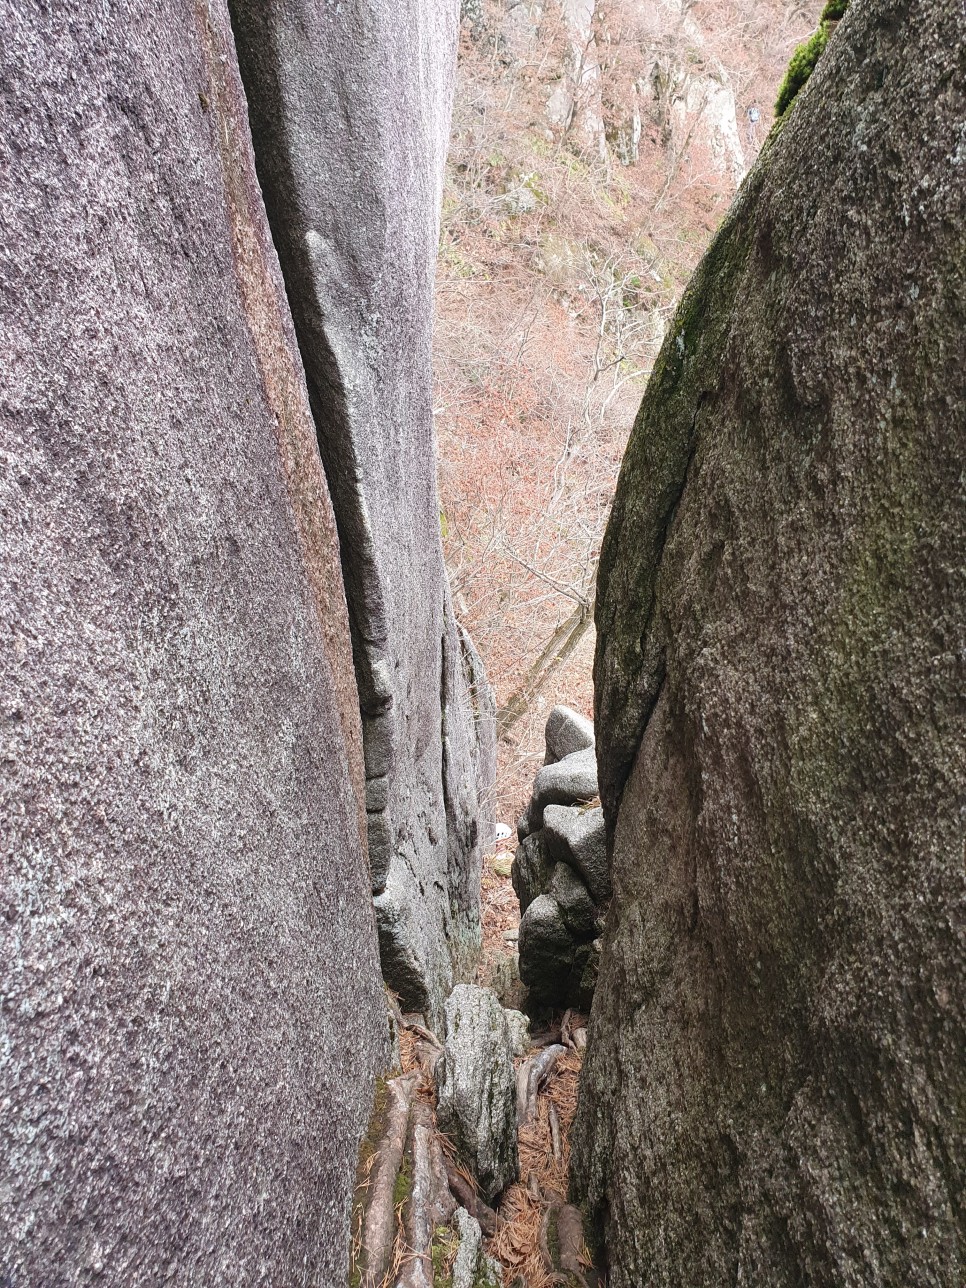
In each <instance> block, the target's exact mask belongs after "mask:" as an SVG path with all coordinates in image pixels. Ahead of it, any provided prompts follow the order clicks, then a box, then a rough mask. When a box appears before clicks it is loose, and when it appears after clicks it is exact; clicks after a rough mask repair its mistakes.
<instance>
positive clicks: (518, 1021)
mask: <svg viewBox="0 0 966 1288" xmlns="http://www.w3.org/2000/svg"><path fill="white" fill-rule="evenodd" d="M503 1013H504V1015H505V1016H506V1022H507V1025H508V1027H509V1030H510V1046H511V1048H512V1050H513V1054H514V1055H526V1053H527V1051H528V1050H529V1048H530V1021H529V1020H528V1019H527V1017H526V1016H525V1015H524V1014H523V1012H522V1011H513V1010H511V1009H510V1008H509V1007H504V1010H503Z"/></svg>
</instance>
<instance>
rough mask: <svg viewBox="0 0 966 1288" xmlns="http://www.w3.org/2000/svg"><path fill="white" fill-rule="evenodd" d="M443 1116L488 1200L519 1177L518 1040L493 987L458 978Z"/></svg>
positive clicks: (442, 1084)
mask: <svg viewBox="0 0 966 1288" xmlns="http://www.w3.org/2000/svg"><path fill="white" fill-rule="evenodd" d="M437 1072H438V1078H439V1106H438V1111H437V1118H438V1121H439V1125H440V1128H441V1130H442V1131H444V1132H446V1133H448V1134H449V1135H450V1136H451V1137H452V1139H453V1141H454V1143H455V1145H456V1147H457V1150H458V1152H459V1154H460V1157H461V1158H462V1159H463V1161H464V1162H465V1163H466V1164H467V1166H468V1167H469V1168H470V1170H471V1171H472V1173H473V1175H474V1176H475V1177H476V1180H477V1182H478V1183H479V1186H480V1189H481V1191H482V1193H483V1196H484V1198H485V1199H486V1200H487V1202H492V1200H493V1199H494V1198H495V1197H496V1196H497V1195H498V1194H501V1193H502V1192H503V1190H504V1189H505V1188H506V1187H507V1185H509V1184H510V1183H511V1181H514V1180H516V1177H517V1173H518V1171H519V1160H518V1155H517V1134H516V1108H515V1094H516V1093H515V1081H514V1073H513V1046H512V1039H511V1035H510V1030H509V1026H508V1023H507V1017H506V1014H505V1012H504V1010H503V1007H502V1006H501V1005H500V1003H499V1000H498V999H497V997H496V996H495V994H493V993H492V992H490V990H489V989H485V988H478V987H476V985H473V984H458V985H457V986H456V988H454V989H453V992H452V993H451V994H450V996H449V998H448V999H447V1002H446V1042H445V1044H444V1047H443V1058H442V1060H441V1061H440V1063H439V1065H438V1068H437Z"/></svg>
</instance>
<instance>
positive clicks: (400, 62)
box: [231, 0, 495, 1014]
mask: <svg viewBox="0 0 966 1288" xmlns="http://www.w3.org/2000/svg"><path fill="white" fill-rule="evenodd" d="M231 13H232V19H233V24H234V29H235V38H236V43H237V47H238V56H239V60H240V63H241V69H242V75H243V78H244V81H245V88H246V91H247V96H248V109H249V118H250V122H251V131H252V138H253V140H254V146H255V156H256V161H257V165H258V177H259V181H260V185H261V190H262V192H263V194H264V197H265V203H266V207H267V209H268V215H269V220H270V223H271V227H272V234H273V237H274V241H275V245H276V247H277V249H278V255H279V259H280V261H281V265H282V270H283V272H284V274H285V281H286V287H287V290H288V297H289V301H290V303H291V306H292V313H293V316H294V319H295V326H296V330H297V334H298V339H299V344H300V348H301V352H302V356H303V359H304V362H305V368H306V376H307V380H308V388H309V394H310V397H311V400H312V408H313V411H314V414H315V422H316V430H317V434H318V444H319V450H320V452H321V456H322V463H323V466H324V468H325V471H326V474H327V477H328V479H329V486H330V490H331V494H332V502H333V506H334V509H335V516H336V522H337V524H338V529H339V538H340V542H341V548H342V561H343V572H344V577H345V583H346V591H347V594H348V602H349V611H350V619H351V625H352V632H353V646H354V650H353V656H354V661H355V667H356V675H357V679H358V688H359V695H360V703H361V706H362V709H363V711H364V713H365V715H366V721H365V752H366V765H367V776H368V777H370V778H381V777H386V776H388V777H389V779H390V782H389V784H388V802H389V804H388V808H387V811H386V813H387V827H388V830H389V834H391V836H392V837H393V852H392V854H391V856H390V857H391V862H392V864H393V865H394V866H396V865H398V871H397V884H398V885H399V887H400V889H399V893H400V896H402V895H403V894H404V895H405V900H406V901H407V902H408V903H409V905H410V906H412V907H415V906H417V904H418V906H419V908H420V917H419V918H410V919H408V920H397V921H396V923H395V925H396V934H397V936H398V935H401V934H409V933H412V934H414V935H415V936H416V939H415V940H414V941H413V942H412V943H411V944H410V945H409V948H408V949H407V950H406V952H405V954H404V955H405V956H406V957H407V959H408V961H409V963H410V967H411V969H412V970H415V971H417V972H421V974H412V973H411V971H410V970H407V972H406V978H408V979H410V980H411V983H412V986H413V988H414V992H413V994H412V996H410V997H405V996H404V997H403V999H402V1000H403V1004H404V1005H406V1006H416V1005H417V1001H418V1005H419V1006H420V1007H422V1006H424V1005H425V1006H427V1007H428V1009H429V1010H430V1011H433V1012H435V1013H437V1014H439V1012H440V1011H441V1008H442V1005H443V1002H444V999H445V991H443V992H440V989H444V990H445V989H446V988H448V986H449V981H451V979H452V978H453V976H454V975H457V976H458V975H460V974H461V973H464V972H466V971H467V970H468V968H469V963H470V962H471V960H472V958H473V957H474V955H475V953H476V951H477V950H478V946H479V941H480V922H479V887H480V870H481V865H482V858H483V854H484V851H485V848H486V846H487V844H488V837H489V836H490V835H491V828H492V783H493V766H494V755H495V723H494V713H493V703H492V695H491V694H490V691H489V687H488V685H487V684H486V681H485V677H484V676H483V674H482V668H481V667H480V666H479V660H478V659H477V658H476V657H475V654H473V653H472V648H471V646H470V645H469V643H468V641H467V640H466V639H465V636H463V635H462V633H461V632H460V630H459V628H458V627H457V624H456V621H455V617H454V615H453V610H452V607H451V604H450V601H449V591H448V588H447V584H446V577H445V572H444V568H443V557H442V546H441V539H440V533H439V501H438V496H437V491H436V446H435V441H434V434H433V418H432V369H431V361H430V340H431V332H432V290H433V273H434V266H435V258H436V246H437V243H438V239H439V205H440V194H441V188H442V177H443V165H444V159H445V154H446V146H447V142H448V137H449V121H450V105H451V97H452V88H453V78H454V74H455V54H456V43H457V27H458V18H459V15H458V9H457V6H456V4H455V3H453V2H452V0H399V3H393V4H389V3H387V0H379V2H378V3H373V2H372V0H342V2H341V3H340V4H331V3H325V2H324V0H304V2H302V3H299V4H295V5H293V4H291V3H290V2H289V0H231ZM401 499H404V502H405V503H404V504H403V503H402V501H401ZM382 838H383V834H382V832H381V831H380V836H379V838H377V840H378V841H381V840H382ZM380 863H381V864H382V865H383V867H384V852H382V853H381V857H380ZM382 879H383V871H382V870H381V869H380V872H379V874H378V879H377V881H376V888H379V886H380V885H381V881H382ZM402 887H405V890H403V889H402ZM424 916H425V919H426V922H427V927H426V929H425V932H424V928H423V920H424ZM392 942H393V943H398V938H396V939H393V941H392ZM384 965H386V968H387V971H390V970H392V971H394V972H395V968H394V967H393V966H391V965H390V964H388V963H384ZM430 993H432V994H434V996H433V997H432V999H431V1001H429V1002H426V1001H422V1000H418V999H420V998H424V997H425V996H427V995H428V994H430Z"/></svg>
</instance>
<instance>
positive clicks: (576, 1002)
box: [567, 939, 601, 1015]
mask: <svg viewBox="0 0 966 1288" xmlns="http://www.w3.org/2000/svg"><path fill="white" fill-rule="evenodd" d="M600 960H601V941H600V940H599V939H595V940H593V942H592V943H589V944H581V945H580V946H579V947H578V948H577V951H576V952H575V953H574V964H573V966H572V967H571V971H570V983H569V984H568V992H567V1005H568V1006H572V1007H573V1008H574V1009H575V1010H577V1011H582V1012H583V1014H584V1015H588V1014H589V1013H590V1006H591V1003H592V1002H593V1000H594V993H595V992H596V991H597V980H598V978H599V976H600Z"/></svg>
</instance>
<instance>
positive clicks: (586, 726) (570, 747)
mask: <svg viewBox="0 0 966 1288" xmlns="http://www.w3.org/2000/svg"><path fill="white" fill-rule="evenodd" d="M544 738H545V741H546V747H547V752H546V757H545V759H544V762H543V763H544V764H545V765H554V764H556V763H557V761H558V760H564V759H566V757H567V756H572V755H573V753H574V752H575V751H588V750H589V749H590V748H592V747H593V745H594V722H593V720H588V719H587V717H586V716H582V715H581V714H580V712H579V711H573V710H572V709H571V708H570V707H554V709H553V710H552V711H551V712H550V715H549V716H548V717H547V725H546V728H545V730H544Z"/></svg>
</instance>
